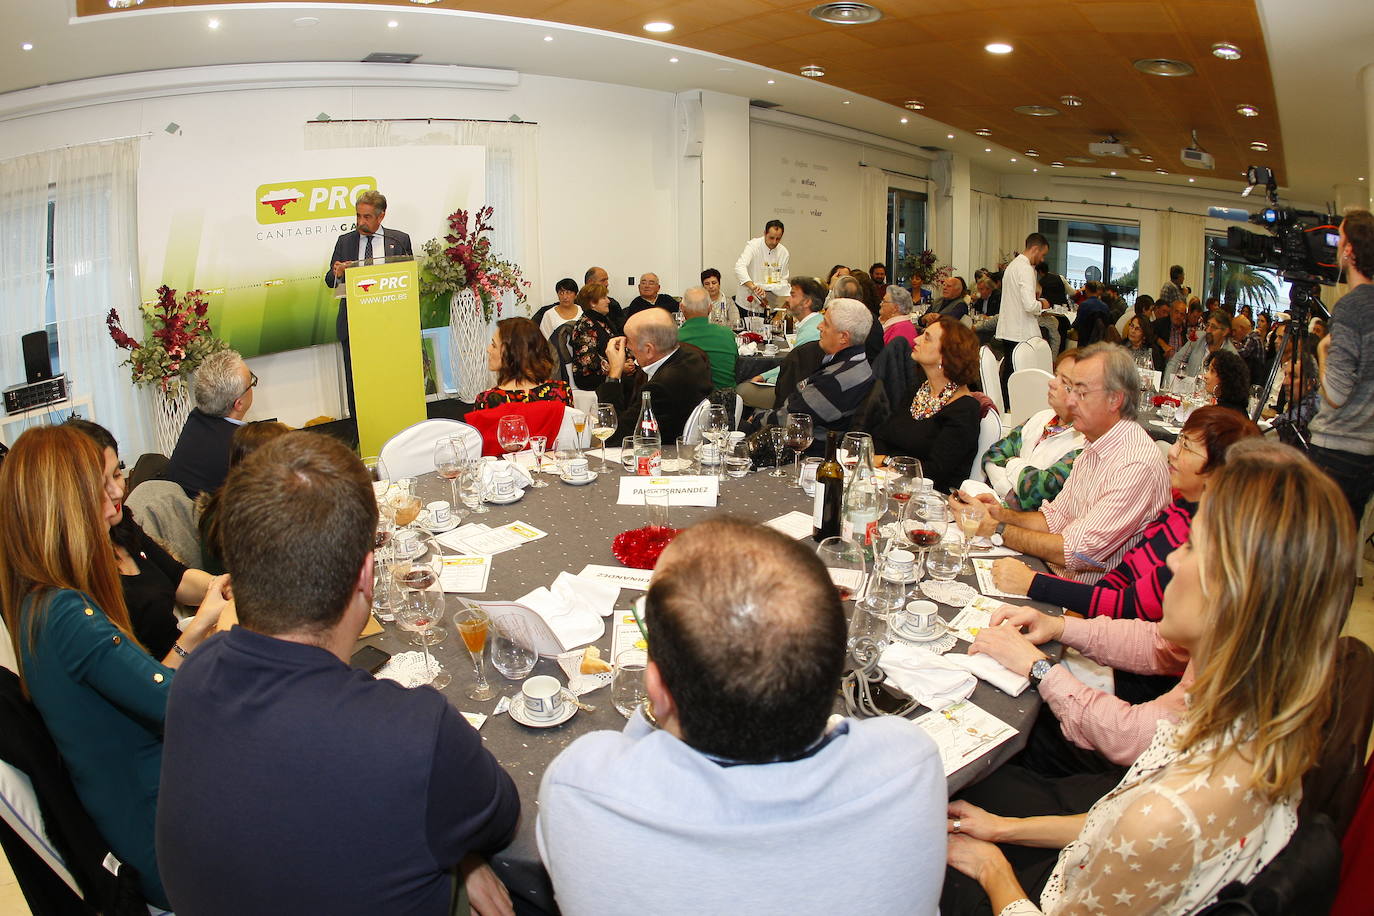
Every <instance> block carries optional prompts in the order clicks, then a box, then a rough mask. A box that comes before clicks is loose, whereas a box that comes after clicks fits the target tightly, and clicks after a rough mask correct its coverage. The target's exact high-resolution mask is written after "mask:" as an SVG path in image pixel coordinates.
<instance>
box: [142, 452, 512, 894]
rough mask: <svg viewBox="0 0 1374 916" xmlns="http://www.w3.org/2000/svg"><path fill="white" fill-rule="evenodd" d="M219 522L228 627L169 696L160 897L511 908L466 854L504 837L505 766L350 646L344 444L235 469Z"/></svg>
mask: <svg viewBox="0 0 1374 916" xmlns="http://www.w3.org/2000/svg"><path fill="white" fill-rule="evenodd" d="M221 511H222V515H221V522H222V525H221V531H222V532H223V536H222V547H223V554H224V559H225V561H226V565H227V566H228V567H229V570H230V574H231V576H232V582H233V589H234V599H235V603H236V605H237V611H238V618H239V624H240V625H239V626H236V627H234V628H233V629H232V630H230V631H229V632H227V633H222V634H220V635H217V636H215V637H213V638H211V639H210V640H208V641H206V642H205V643H204V644H203V645H202V646H201V647H200V648H198V649H197V650H196V652H195V653H194V655H193V656H192V657H190V658H188V659H187V660H186V663H185V664H184V665H182V667H181V668H180V670H179V671H178V673H177V678H176V680H175V682H174V684H173V688H172V691H171V695H170V697H169V699H168V704H167V719H166V730H165V739H164V740H165V744H164V748H163V756H162V783H161V789H160V795H159V801H158V812H157V851H158V862H159V866H160V868H161V869H162V872H163V878H164V886H165V887H166V888H167V892H168V897H169V899H170V901H171V903H172V906H173V908H174V909H175V910H176V911H177V912H179V913H189V914H196V916H207V914H209V916H215V914H224V916H231V914H232V916H241V914H245V913H269V912H271V913H329V914H331V916H340V914H354V913H356V914H359V916H362V914H377V913H413V914H434V916H439V914H447V913H449V912H450V911H451V906H452V903H453V900H454V896H455V893H456V890H455V888H456V884H457V881H456V878H455V869H458V873H459V874H461V876H462V878H463V881H464V887H465V888H466V890H467V892H468V894H469V897H470V899H471V900H472V903H473V905H474V907H475V908H476V909H477V910H479V911H480V912H482V913H500V912H509V911H510V908H511V904H510V900H509V896H508V895H507V894H506V890H505V887H504V886H503V885H501V883H500V881H499V880H498V879H497V878H496V877H495V875H494V874H493V873H492V871H491V869H490V868H489V867H488V866H486V865H485V864H484V863H482V862H481V860H480V859H477V858H476V856H475V854H480V853H487V852H491V851H494V850H496V849H498V848H500V847H501V846H502V845H504V843H505V842H506V841H507V840H508V839H509V837H510V835H511V833H512V832H513V830H514V829H515V825H516V820H517V818H518V817H519V813H520V801H519V797H518V796H517V794H516V790H515V785H514V783H513V782H512V781H511V778H510V777H509V776H508V775H507V774H506V773H505V772H504V771H503V770H502V769H501V767H500V765H499V764H498V763H497V762H496V760H495V758H493V757H492V756H491V754H490V753H489V752H488V751H487V750H486V748H484V747H483V746H482V742H481V740H480V739H479V738H478V736H477V733H476V732H475V731H474V730H473V729H472V727H471V726H469V725H468V724H467V722H466V721H465V720H464V719H463V717H462V716H461V715H459V714H458V712H457V710H455V709H454V708H453V707H452V706H450V705H449V704H448V702H447V701H446V700H445V699H444V697H443V696H442V695H441V694H440V693H438V692H437V691H435V690H433V689H431V688H429V687H420V688H418V689H414V690H407V689H405V688H402V687H401V686H399V685H398V684H395V683H393V682H391V681H385V680H374V679H373V677H372V676H371V675H370V674H368V673H367V672H365V671H362V670H359V669H356V668H351V667H349V665H348V658H349V657H350V655H351V653H352V652H353V650H354V648H355V643H356V641H357V638H358V634H359V633H360V632H361V631H362V628H363V624H364V623H365V622H366V620H367V616H368V608H369V606H370V604H371V599H372V547H373V532H374V530H375V528H376V523H377V503H376V500H375V498H374V496H373V492H372V485H371V483H370V481H369V479H368V476H367V472H366V471H365V470H364V468H363V465H362V462H361V461H359V460H358V458H357V457H356V456H355V455H353V454H352V453H351V452H349V451H348V449H347V448H345V447H344V446H343V445H342V444H340V443H339V442H337V441H335V440H334V439H331V438H329V437H328V436H319V435H315V434H312V433H306V432H293V433H288V434H287V435H285V436H283V437H281V438H279V439H277V440H275V441H273V442H271V443H269V444H267V445H265V446H263V447H262V448H260V449H258V450H257V451H256V452H255V453H253V454H252V455H251V456H249V458H247V459H246V460H245V461H244V462H243V463H242V464H240V465H239V466H238V467H237V468H235V469H234V471H233V472H232V473H231V474H230V475H229V480H228V483H227V484H226V485H225V491H224V501H223V509H222V510H221Z"/></svg>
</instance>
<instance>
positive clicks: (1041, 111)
mask: <svg viewBox="0 0 1374 916" xmlns="http://www.w3.org/2000/svg"><path fill="white" fill-rule="evenodd" d="M1012 111H1014V112H1016V113H1017V114H1023V115H1029V116H1030V117H1032V118H1052V117H1054V116H1055V115H1057V114H1059V109H1058V108H1051V107H1050V106H1048V105H1017V106H1016V107H1015V108H1013V109H1012Z"/></svg>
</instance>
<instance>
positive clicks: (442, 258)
mask: <svg viewBox="0 0 1374 916" xmlns="http://www.w3.org/2000/svg"><path fill="white" fill-rule="evenodd" d="M495 212H496V211H495V209H494V208H492V207H483V208H481V209H480V210H478V211H477V212H476V213H475V214H474V215H473V219H472V225H471V226H469V225H468V211H466V210H457V211H455V212H454V213H452V214H451V215H450V216H449V218H448V228H449V231H448V235H445V236H444V237H443V238H439V239H430V240H429V241H428V242H425V244H424V246H423V248H422V250H423V252H424V254H423V255H422V256H421V257H420V292H421V294H422V295H425V296H433V295H436V294H439V293H448V294H450V295H452V294H453V293H457V292H461V291H462V290H465V289H470V290H472V291H473V292H474V293H476V294H477V297H478V298H479V299H481V300H482V312H483V316H484V317H485V318H486V319H487V320H488V321H490V320H491V316H492V311H493V309H495V308H496V305H497V303H499V302H500V301H501V296H502V294H503V293H506V292H512V293H514V294H515V298H516V301H517V302H520V303H523V302H525V299H526V296H525V290H526V289H528V288H529V285H530V284H529V282H528V281H527V280H526V279H525V278H524V276H522V275H521V273H520V268H519V267H518V266H517V265H516V264H515V263H513V262H511V261H505V260H502V259H501V258H498V257H497V256H496V255H495V254H493V253H492V250H491V238H490V237H488V235H487V233H489V232H491V230H492V229H493V228H494V227H493V226H492V223H491V218H492V215H493V214H494V213H495Z"/></svg>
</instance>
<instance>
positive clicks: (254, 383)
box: [235, 369, 258, 400]
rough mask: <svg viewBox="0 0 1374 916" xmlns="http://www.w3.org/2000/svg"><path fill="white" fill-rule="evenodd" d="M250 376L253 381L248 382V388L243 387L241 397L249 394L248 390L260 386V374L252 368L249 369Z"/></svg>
mask: <svg viewBox="0 0 1374 916" xmlns="http://www.w3.org/2000/svg"><path fill="white" fill-rule="evenodd" d="M248 377H249V378H250V379H252V381H250V382H249V383H248V387H247V388H245V389H243V390H242V391H240V392H239V397H240V398H241V397H243V396H244V395H245V394H247V393H248V392H250V391H252V390H253V389H254V388H256V387H258V374H257V373H256V372H254V371H253V370H252V369H249V370H248ZM235 400H238V398H235Z"/></svg>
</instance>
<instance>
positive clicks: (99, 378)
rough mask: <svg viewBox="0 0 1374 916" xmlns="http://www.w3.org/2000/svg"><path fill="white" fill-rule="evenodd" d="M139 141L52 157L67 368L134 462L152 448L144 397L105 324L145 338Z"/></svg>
mask: <svg viewBox="0 0 1374 916" xmlns="http://www.w3.org/2000/svg"><path fill="white" fill-rule="evenodd" d="M138 143H139V141H138V140H137V139H129V140H115V141H110V142H106V143H91V144H85V145H83V146H77V147H71V148H68V149H63V150H58V151H55V152H53V153H51V154H49V155H51V157H52V159H53V162H52V168H53V171H54V175H55V189H54V205H53V285H54V291H55V294H56V303H57V339H58V346H59V348H60V352H61V359H62V367H63V370H64V371H65V372H66V373H67V380H68V384H69V385H70V387H71V391H72V393H73V395H76V396H80V395H88V396H90V397H91V398H92V399H93V400H94V404H95V410H94V419H95V420H96V422H98V423H100V424H101V425H103V426H105V427H107V428H108V429H109V430H110V431H111V432H112V433H114V435H115V437H116V438H117V439H119V440H120V448H121V451H123V452H124V453H125V455H127V456H129V458H130V459H133V458H136V457H137V456H138V455H139V454H141V453H143V452H144V451H148V450H150V449H151V447H152V444H153V443H152V431H151V428H150V425H149V422H148V416H149V415H148V403H147V396H146V394H144V393H143V392H141V391H138V390H137V389H135V388H134V385H133V382H132V380H131V379H130V377H129V370H128V367H123V366H120V365H119V362H120V361H121V360H122V357H123V353H124V351H121V350H118V349H116V348H115V345H114V343H113V342H112V341H111V340H110V335H109V332H108V331H107V329H106V326H105V317H106V315H108V314H109V312H110V310H111V309H114V310H115V312H117V313H118V315H119V317H120V321H121V322H122V323H123V325H124V328H125V330H127V331H129V333H131V334H132V335H133V336H134V337H137V338H139V339H142V338H143V337H144V335H145V334H146V331H145V330H144V328H143V323H142V319H141V312H140V310H139V294H138V286H139V285H138Z"/></svg>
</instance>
